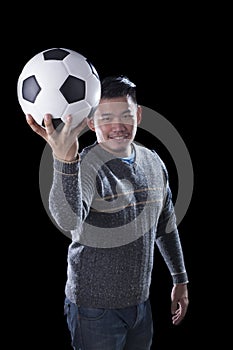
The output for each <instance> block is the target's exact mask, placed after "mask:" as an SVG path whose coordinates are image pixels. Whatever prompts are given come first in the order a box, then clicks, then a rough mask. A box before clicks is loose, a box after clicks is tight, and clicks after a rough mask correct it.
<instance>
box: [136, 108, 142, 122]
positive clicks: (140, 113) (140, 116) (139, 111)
mask: <svg viewBox="0 0 233 350" xmlns="http://www.w3.org/2000/svg"><path fill="white" fill-rule="evenodd" d="M141 120H142V106H139V105H138V107H137V124H138V125H139V124H140V123H141Z"/></svg>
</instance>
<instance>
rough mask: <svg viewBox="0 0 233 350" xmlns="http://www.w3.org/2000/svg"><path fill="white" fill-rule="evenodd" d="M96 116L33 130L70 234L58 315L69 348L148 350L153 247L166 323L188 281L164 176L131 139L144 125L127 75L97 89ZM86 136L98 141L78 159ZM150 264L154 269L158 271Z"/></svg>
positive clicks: (184, 301)
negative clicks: (48, 160)
mask: <svg viewBox="0 0 233 350" xmlns="http://www.w3.org/2000/svg"><path fill="white" fill-rule="evenodd" d="M101 89H102V91H101V100H100V103H99V105H98V106H97V109H96V110H95V111H94V113H93V115H91V116H90V118H88V119H87V120H86V119H85V120H84V121H83V122H82V123H81V124H80V125H78V126H77V127H75V128H71V120H72V117H71V116H67V121H66V123H65V125H64V126H63V128H62V130H61V131H56V130H55V129H54V127H53V123H52V118H51V116H50V115H46V116H45V128H43V127H40V126H39V125H37V124H36V122H35V121H34V120H33V118H32V116H30V115H29V116H27V121H28V124H29V125H30V126H31V128H32V129H33V130H34V131H35V132H36V133H38V134H39V135H40V136H42V137H43V138H44V139H45V140H46V141H47V142H48V144H49V145H50V146H51V149H52V152H53V157H54V176H53V184H52V188H51V191H50V197H49V205H50V211H51V214H52V216H53V218H54V219H55V221H56V222H57V224H58V225H59V226H60V227H61V228H62V229H63V230H66V231H70V232H71V236H72V242H71V244H70V246H69V249H68V273H67V283H66V288H65V294H66V298H65V313H66V315H67V323H68V327H69V330H70V334H71V339H72V346H73V348H74V349H76V350H78V349H85V350H149V349H150V348H151V344H152V337H153V322H152V313H151V307H150V300H149V290H150V283H151V275H152V268H153V263H154V262H153V257H154V246H155V244H156V245H157V246H158V248H159V251H160V252H161V254H162V256H163V258H164V261H165V263H166V264H167V267H168V269H169V271H170V273H171V277H172V281H173V287H172V292H171V313H172V322H173V324H174V325H178V324H179V323H180V322H181V321H182V320H183V318H184V316H185V314H186V312H187V308H188V303H189V300H188V289H187V283H188V277H187V273H186V270H185V264H184V258H183V251H182V247H181V243H180V239H179V234H178V230H177V226H176V218H175V213H174V207H173V204H172V196H171V191H170V187H169V182H168V174H167V170H166V167H165V165H164V163H163V162H162V160H161V159H160V157H159V156H158V154H157V153H156V152H155V151H154V150H153V151H152V150H149V149H147V148H146V147H143V146H140V145H138V144H137V143H136V142H135V141H134V139H135V135H136V131H137V126H138V125H139V124H140V121H141V119H142V108H141V106H140V105H138V104H137V99H136V86H135V84H133V83H132V82H131V81H130V80H129V79H128V78H127V77H125V76H116V77H107V78H105V79H104V80H103V81H102V86H101ZM86 125H88V127H89V128H90V129H91V130H92V131H94V132H95V134H96V138H97V140H96V142H95V143H94V144H92V145H90V146H87V147H85V148H84V149H83V150H82V152H81V153H80V154H79V153H78V151H79V142H78V136H79V135H80V133H81V131H82V130H83V129H84V128H85V126H86ZM155 263H156V262H155Z"/></svg>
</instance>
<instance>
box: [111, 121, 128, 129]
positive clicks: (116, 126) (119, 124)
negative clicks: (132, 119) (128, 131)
mask: <svg viewBox="0 0 233 350" xmlns="http://www.w3.org/2000/svg"><path fill="white" fill-rule="evenodd" d="M112 130H114V131H122V130H125V126H124V124H122V123H119V122H116V123H112Z"/></svg>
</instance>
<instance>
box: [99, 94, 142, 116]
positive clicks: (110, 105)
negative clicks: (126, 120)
mask: <svg viewBox="0 0 233 350" xmlns="http://www.w3.org/2000/svg"><path fill="white" fill-rule="evenodd" d="M135 107H136V105H135V103H134V102H133V101H132V99H131V98H130V97H127V96H126V97H115V98H111V99H101V100H100V103H99V106H98V108H97V110H96V112H95V115H102V114H105V113H107V114H121V113H127V112H128V113H133V112H134V111H135Z"/></svg>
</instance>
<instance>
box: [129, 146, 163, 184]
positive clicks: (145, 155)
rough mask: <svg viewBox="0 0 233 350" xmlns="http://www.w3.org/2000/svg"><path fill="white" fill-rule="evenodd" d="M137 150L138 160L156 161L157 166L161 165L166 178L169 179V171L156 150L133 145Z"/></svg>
mask: <svg viewBox="0 0 233 350" xmlns="http://www.w3.org/2000/svg"><path fill="white" fill-rule="evenodd" d="M133 145H134V147H135V150H136V152H137V155H138V158H139V159H143V160H146V161H152V162H153V161H154V162H156V164H157V165H159V166H160V167H161V169H162V171H163V173H164V175H165V178H166V179H168V171H167V168H166V165H165V163H164V161H163V160H162V158H161V157H160V156H159V154H158V153H157V152H156V150H154V149H150V148H147V147H145V146H141V145H139V144H136V143H133Z"/></svg>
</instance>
